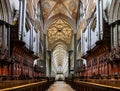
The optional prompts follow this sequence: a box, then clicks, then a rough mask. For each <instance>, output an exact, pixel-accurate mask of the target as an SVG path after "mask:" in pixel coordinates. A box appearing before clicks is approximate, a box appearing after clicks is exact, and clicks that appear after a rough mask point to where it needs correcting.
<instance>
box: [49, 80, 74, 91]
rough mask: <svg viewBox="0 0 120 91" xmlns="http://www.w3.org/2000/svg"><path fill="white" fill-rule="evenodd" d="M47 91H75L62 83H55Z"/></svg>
mask: <svg viewBox="0 0 120 91" xmlns="http://www.w3.org/2000/svg"><path fill="white" fill-rule="evenodd" d="M47 91H75V90H73V89H72V88H71V87H70V86H69V85H68V84H66V83H65V82H63V81H57V82H55V83H54V84H53V85H51V86H50V88H49V89H48V90H47Z"/></svg>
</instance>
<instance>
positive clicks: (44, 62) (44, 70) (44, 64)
mask: <svg viewBox="0 0 120 91" xmlns="http://www.w3.org/2000/svg"><path fill="white" fill-rule="evenodd" d="M43 72H44V73H43V76H46V35H45V34H44V61H43Z"/></svg>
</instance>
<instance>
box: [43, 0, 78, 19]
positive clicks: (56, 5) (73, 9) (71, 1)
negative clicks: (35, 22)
mask: <svg viewBox="0 0 120 91" xmlns="http://www.w3.org/2000/svg"><path fill="white" fill-rule="evenodd" d="M41 3H42V10H43V17H44V21H46V20H48V19H50V18H51V17H52V16H54V15H57V14H63V15H66V16H68V17H69V18H71V19H76V18H77V11H78V3H79V0H41Z"/></svg>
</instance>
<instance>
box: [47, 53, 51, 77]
mask: <svg viewBox="0 0 120 91" xmlns="http://www.w3.org/2000/svg"><path fill="white" fill-rule="evenodd" d="M47 52H48V55H49V76H51V51H47Z"/></svg>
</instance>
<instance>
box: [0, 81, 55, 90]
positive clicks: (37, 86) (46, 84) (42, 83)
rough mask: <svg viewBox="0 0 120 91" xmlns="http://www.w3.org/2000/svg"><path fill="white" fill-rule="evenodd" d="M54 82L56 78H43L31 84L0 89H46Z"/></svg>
mask: <svg viewBox="0 0 120 91" xmlns="http://www.w3.org/2000/svg"><path fill="white" fill-rule="evenodd" d="M53 82H54V80H43V81H40V82H34V83H30V84H25V85H20V86H15V87H10V88H5V89H0V91H45V90H47V89H48V88H49V86H50V85H51V84H52V83H53Z"/></svg>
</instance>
